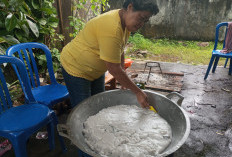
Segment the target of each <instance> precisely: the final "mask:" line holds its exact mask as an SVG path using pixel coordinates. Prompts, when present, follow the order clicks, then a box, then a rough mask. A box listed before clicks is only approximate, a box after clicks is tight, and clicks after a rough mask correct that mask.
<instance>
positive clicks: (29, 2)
mask: <svg viewBox="0 0 232 157" xmlns="http://www.w3.org/2000/svg"><path fill="white" fill-rule="evenodd" d="M53 3H54V0H1V1H0V10H1V12H0V54H5V50H6V49H7V48H8V47H9V46H11V45H14V44H17V43H22V42H41V43H45V44H46V45H47V46H48V47H49V48H50V49H51V52H57V49H54V48H56V44H57V41H62V40H63V38H64V37H63V36H62V35H60V34H57V33H56V28H57V26H58V22H59V20H58V18H57V13H56V8H55V7H54V6H53ZM52 55H53V56H55V58H56V55H58V54H57V53H54V54H52ZM36 57H37V58H40V56H39V55H36ZM40 64H41V65H42V64H44V63H42V62H40ZM55 64H57V63H55Z"/></svg>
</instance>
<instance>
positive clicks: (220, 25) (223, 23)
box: [214, 22, 228, 50]
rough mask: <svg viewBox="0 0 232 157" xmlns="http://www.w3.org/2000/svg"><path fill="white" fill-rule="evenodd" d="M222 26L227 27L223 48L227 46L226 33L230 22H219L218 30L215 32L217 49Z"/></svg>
mask: <svg viewBox="0 0 232 157" xmlns="http://www.w3.org/2000/svg"><path fill="white" fill-rule="evenodd" d="M222 26H225V27H226V31H225V37H224V40H223V48H225V39H226V35H227V30H228V22H222V23H219V24H217V26H216V32H215V43H214V50H217V44H218V38H219V30H220V28H221V27H222ZM223 48H222V49H223Z"/></svg>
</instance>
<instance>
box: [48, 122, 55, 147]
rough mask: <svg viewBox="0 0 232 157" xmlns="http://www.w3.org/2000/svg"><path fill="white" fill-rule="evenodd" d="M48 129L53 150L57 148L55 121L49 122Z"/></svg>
mask: <svg viewBox="0 0 232 157" xmlns="http://www.w3.org/2000/svg"><path fill="white" fill-rule="evenodd" d="M47 131H48V141H49V148H50V150H53V149H54V148H55V135H54V125H53V123H49V124H48V125H47Z"/></svg>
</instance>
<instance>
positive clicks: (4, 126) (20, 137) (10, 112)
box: [0, 56, 65, 157]
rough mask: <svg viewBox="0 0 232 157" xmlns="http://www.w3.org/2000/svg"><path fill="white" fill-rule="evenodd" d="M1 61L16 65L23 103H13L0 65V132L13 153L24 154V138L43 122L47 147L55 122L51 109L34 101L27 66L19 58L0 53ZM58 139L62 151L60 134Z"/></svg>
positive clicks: (51, 140)
mask: <svg viewBox="0 0 232 157" xmlns="http://www.w3.org/2000/svg"><path fill="white" fill-rule="evenodd" d="M4 63H8V64H11V65H13V66H14V67H15V68H16V69H17V71H18V75H19V76H20V79H21V85H22V88H23V91H24V92H25V94H26V96H27V101H26V104H24V105H20V106H17V107H13V103H12V100H11V96H10V92H9V90H8V87H7V83H6V79H5V77H4V73H3V70H2V69H0V82H1V83H0V87H1V88H0V99H1V101H0V102H1V105H0V136H1V137H4V138H7V139H8V140H9V141H10V142H11V143H12V146H13V148H14V151H15V156H16V157H27V150H26V144H27V140H28V139H29V137H30V136H31V135H32V134H34V133H36V132H38V131H39V129H41V128H43V127H44V126H47V131H48V140H49V147H50V149H54V147H55V144H54V130H56V125H57V118H56V115H55V113H54V112H53V111H52V110H51V109H49V108H48V107H47V106H46V105H41V104H39V103H37V102H36V100H35V98H34V95H33V93H32V91H31V85H30V84H29V78H28V74H27V70H26V68H25V65H24V63H23V62H22V61H21V60H19V59H18V58H15V57H10V56H0V64H1V65H2V64H4ZM1 67H3V66H1ZM58 136H59V135H58ZM59 140H60V143H61V147H62V149H63V151H65V145H64V142H63V138H62V137H61V136H59Z"/></svg>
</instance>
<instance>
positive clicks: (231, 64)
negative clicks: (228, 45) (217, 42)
mask: <svg viewBox="0 0 232 157" xmlns="http://www.w3.org/2000/svg"><path fill="white" fill-rule="evenodd" d="M231 66H232V60H231V58H230V65H229V75H231V71H232V68H231Z"/></svg>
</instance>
